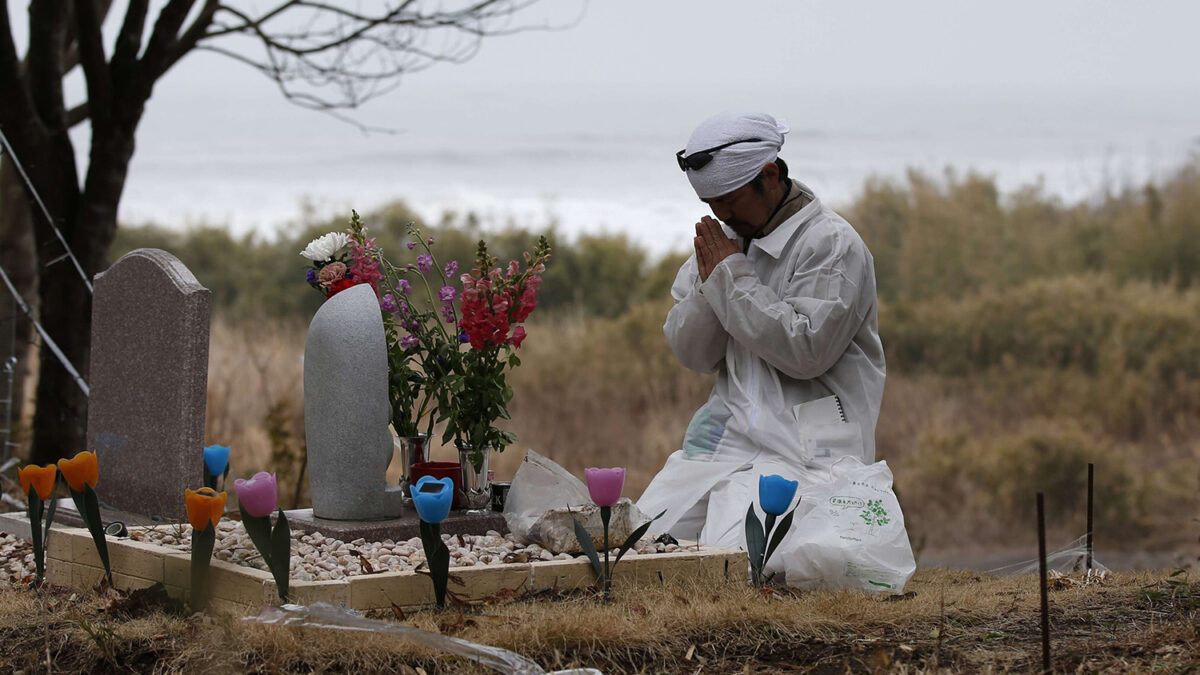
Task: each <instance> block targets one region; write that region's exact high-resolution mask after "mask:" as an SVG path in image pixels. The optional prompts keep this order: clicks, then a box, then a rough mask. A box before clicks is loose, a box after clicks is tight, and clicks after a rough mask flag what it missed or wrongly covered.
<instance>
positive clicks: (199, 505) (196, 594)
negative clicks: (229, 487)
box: [184, 487, 228, 611]
mask: <svg viewBox="0 0 1200 675" xmlns="http://www.w3.org/2000/svg"><path fill="white" fill-rule="evenodd" d="M227 497H228V495H226V494H225V493H224V492H217V491H216V490H214V489H212V488H207V487H204V488H200V489H199V490H187V491H186V494H185V496H184V500H185V503H186V504H187V516H188V522H189V523H191V525H192V609H194V610H196V611H202V610H203V609H204V608H205V606H207V605H208V564H209V562H210V561H211V560H212V552H213V546H214V545H215V544H216V542H217V523H219V522H221V515H222V514H223V513H225V500H226V498H227Z"/></svg>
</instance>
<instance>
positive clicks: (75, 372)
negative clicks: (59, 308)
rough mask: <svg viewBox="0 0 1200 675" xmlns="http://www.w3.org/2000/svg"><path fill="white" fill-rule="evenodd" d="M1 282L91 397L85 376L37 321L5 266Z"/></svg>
mask: <svg viewBox="0 0 1200 675" xmlns="http://www.w3.org/2000/svg"><path fill="white" fill-rule="evenodd" d="M0 281H3V282H4V285H5V286H8V292H9V293H11V294H12V297H13V301H15V302H16V303H17V306H18V307H20V308H21V311H22V312H25V316H27V317H29V320H30V321H32V322H33V327H34V328H36V329H37V332H38V335H40V336H42V341H43V342H45V343H46V346H47V347H49V348H50V351H51V352H52V353H53V354H54V356H55V357H57V358H58V362H59V363H61V364H62V366H63V368H66V369H67V372H68V373H70V374H71V377H72V378H74V379H75V384H77V385H79V388H80V389H81V390H83V395H84V396H88V395H90V392H91V390H90V389H88V383H87V382H85V381H84V379H83V376H82V375H80V374H79V371H78V370H75V366H73V365H71V361H70V360H69V359H67V355H66V354H63V353H62V350H61V349H59V348H58V343H57V342H55V341H54V340H53V339H51V338H50V334H49V333H47V332H46V329H45V328H42V324H40V323H38V321H37V319H35V318H34V316H33V312H32V311H30V309H29V305H27V304H25V299H24V298H22V297H21V296H20V295H19V294H18V293H17V289H16V287H14V286H13V284H12V281H9V279H8V275H7V274H5V272H4V267H3V266H0Z"/></svg>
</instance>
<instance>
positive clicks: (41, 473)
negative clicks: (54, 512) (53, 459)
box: [17, 464, 58, 501]
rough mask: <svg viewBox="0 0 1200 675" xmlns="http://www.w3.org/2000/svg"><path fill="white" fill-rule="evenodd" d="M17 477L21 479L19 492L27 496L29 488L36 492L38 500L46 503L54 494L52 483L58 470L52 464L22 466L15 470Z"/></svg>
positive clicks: (56, 476)
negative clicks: (31, 487)
mask: <svg viewBox="0 0 1200 675" xmlns="http://www.w3.org/2000/svg"><path fill="white" fill-rule="evenodd" d="M17 477H18V478H20V479H21V491H22V492H24V493H25V495H26V496H28V495H29V486H30V485H32V486H33V489H34V490H35V491H36V492H37V496H38V499H41V500H42V501H46V500H47V499H50V495H53V494H54V481H55V479H57V478H58V469H55V468H54V465H53V464H50V465H48V466H33V465H32V464H31V465H29V466H23V467H21V468H20V469H17Z"/></svg>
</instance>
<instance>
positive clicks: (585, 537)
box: [567, 507, 604, 579]
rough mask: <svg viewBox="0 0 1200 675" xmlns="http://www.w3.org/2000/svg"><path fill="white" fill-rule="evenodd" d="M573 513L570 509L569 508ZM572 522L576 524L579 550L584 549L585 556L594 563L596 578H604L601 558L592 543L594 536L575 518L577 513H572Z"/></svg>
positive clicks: (569, 509) (568, 508)
mask: <svg viewBox="0 0 1200 675" xmlns="http://www.w3.org/2000/svg"><path fill="white" fill-rule="evenodd" d="M567 510H568V511H571V508H570V507H567ZM571 521H572V522H574V523H575V538H576V539H578V540H579V548H581V549H583V554H584V555H586V556H587V557H588V560H591V561H592V569H593V570H595V571H596V578H597V579H599V578H601V577H603V576H604V568H602V567H601V566H600V556H598V555H596V546H595V545H594V544H593V543H592V535H590V534H588V532H587V529H586V528H584V526H583V524H582V523H580V522H579V519H578V518H576V517H575V512H574V511H571Z"/></svg>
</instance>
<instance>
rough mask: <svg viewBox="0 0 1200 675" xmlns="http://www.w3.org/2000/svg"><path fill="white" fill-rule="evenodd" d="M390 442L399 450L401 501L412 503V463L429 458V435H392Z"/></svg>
mask: <svg viewBox="0 0 1200 675" xmlns="http://www.w3.org/2000/svg"><path fill="white" fill-rule="evenodd" d="M392 442H393V443H394V444H395V445H396V449H397V450H399V451H400V488H401V489H402V490H403V496H402V498H401V501H402V502H403V503H404V504H406V505H407V504H412V484H413V482H414V479H413V464H418V463H420V462H426V461H428V460H429V436H428V435H426V434H417V435H416V436H393V437H392Z"/></svg>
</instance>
